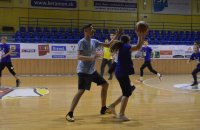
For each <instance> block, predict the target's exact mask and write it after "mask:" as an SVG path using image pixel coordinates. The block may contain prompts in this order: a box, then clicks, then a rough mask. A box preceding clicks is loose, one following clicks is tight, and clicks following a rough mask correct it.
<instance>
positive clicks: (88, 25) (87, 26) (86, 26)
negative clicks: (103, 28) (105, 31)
mask: <svg viewBox="0 0 200 130" xmlns="http://www.w3.org/2000/svg"><path fill="white" fill-rule="evenodd" d="M91 26H92V24H87V25H84V26H83V27H82V31H83V32H84V30H85V29H87V28H90V27H91Z"/></svg>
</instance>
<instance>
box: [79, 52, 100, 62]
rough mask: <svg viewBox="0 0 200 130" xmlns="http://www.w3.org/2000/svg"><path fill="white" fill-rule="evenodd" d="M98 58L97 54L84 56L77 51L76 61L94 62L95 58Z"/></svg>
mask: <svg viewBox="0 0 200 130" xmlns="http://www.w3.org/2000/svg"><path fill="white" fill-rule="evenodd" d="M98 57H100V54H99V53H96V54H95V55H94V56H84V55H82V52H81V51H78V60H81V61H94V60H96V58H98Z"/></svg>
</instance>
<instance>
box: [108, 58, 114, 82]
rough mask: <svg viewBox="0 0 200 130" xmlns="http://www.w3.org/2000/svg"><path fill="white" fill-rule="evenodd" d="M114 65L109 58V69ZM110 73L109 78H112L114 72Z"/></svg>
mask: <svg viewBox="0 0 200 130" xmlns="http://www.w3.org/2000/svg"><path fill="white" fill-rule="evenodd" d="M111 66H112V60H108V70H109V69H110V68H111ZM108 74H109V77H108V80H112V77H113V75H112V73H108Z"/></svg>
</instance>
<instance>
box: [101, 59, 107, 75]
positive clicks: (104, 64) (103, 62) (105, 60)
mask: <svg viewBox="0 0 200 130" xmlns="http://www.w3.org/2000/svg"><path fill="white" fill-rule="evenodd" d="M106 64H107V59H104V58H103V59H102V62H101V76H102V77H103V75H104V70H105V67H106Z"/></svg>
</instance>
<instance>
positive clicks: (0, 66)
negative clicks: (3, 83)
mask: <svg viewBox="0 0 200 130" xmlns="http://www.w3.org/2000/svg"><path fill="white" fill-rule="evenodd" d="M5 67H7V68H8V70H9V71H10V73H12V75H13V76H15V75H16V73H15V72H14V67H13V65H12V63H11V62H0V77H1V75H2V71H3V69H4V68H5Z"/></svg>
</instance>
